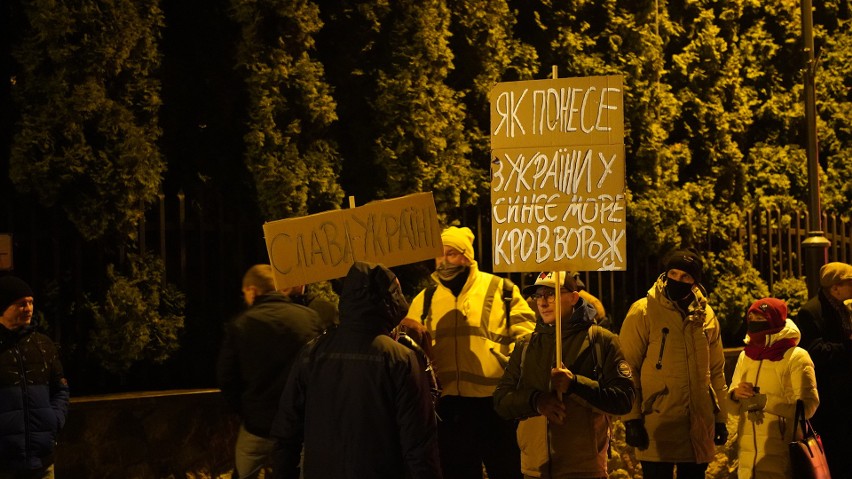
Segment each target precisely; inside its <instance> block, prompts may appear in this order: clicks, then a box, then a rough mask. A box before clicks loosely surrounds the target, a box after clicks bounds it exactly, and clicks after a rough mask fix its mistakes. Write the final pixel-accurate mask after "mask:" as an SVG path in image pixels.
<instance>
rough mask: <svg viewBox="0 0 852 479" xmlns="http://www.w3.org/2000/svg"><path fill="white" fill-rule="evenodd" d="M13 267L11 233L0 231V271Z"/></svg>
mask: <svg viewBox="0 0 852 479" xmlns="http://www.w3.org/2000/svg"><path fill="white" fill-rule="evenodd" d="M13 267H14V261H12V235H11V234H9V233H0V271H7V270H11V269H12V268H13Z"/></svg>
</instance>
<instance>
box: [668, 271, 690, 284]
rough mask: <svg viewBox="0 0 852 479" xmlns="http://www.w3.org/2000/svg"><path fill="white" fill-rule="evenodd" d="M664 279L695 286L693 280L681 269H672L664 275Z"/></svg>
mask: <svg viewBox="0 0 852 479" xmlns="http://www.w3.org/2000/svg"><path fill="white" fill-rule="evenodd" d="M666 277H667V278H669V279H673V280H675V281H680V282H681V283H688V284H695V278H693V277H692V275H691V274H689V273H687V272H686V271H684V270H682V269H677V268H672V269H670V270H669V271H668V272H667V273H666Z"/></svg>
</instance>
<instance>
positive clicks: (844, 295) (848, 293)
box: [830, 279, 852, 301]
mask: <svg viewBox="0 0 852 479" xmlns="http://www.w3.org/2000/svg"><path fill="white" fill-rule="evenodd" d="M830 291H831V295H832V296H834V298H835V299H837V300H838V301H846V300H847V299H852V279H844V280H843V281H841V282H839V283H837V284H835V285H834V286H832V287H831V289H830Z"/></svg>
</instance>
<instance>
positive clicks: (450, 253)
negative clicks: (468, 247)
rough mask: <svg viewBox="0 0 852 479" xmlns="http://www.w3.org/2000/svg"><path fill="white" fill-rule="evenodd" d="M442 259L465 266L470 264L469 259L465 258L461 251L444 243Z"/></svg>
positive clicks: (455, 264)
mask: <svg viewBox="0 0 852 479" xmlns="http://www.w3.org/2000/svg"><path fill="white" fill-rule="evenodd" d="M442 259H443V260H444V262H445V263H447V264H451V265H454V266H467V265H469V264H470V260H468V259H467V258H465V256H464V254H462V252H461V251H459V250H457V249H455V248H453V247H452V246H447V245H444V256H443V258H442Z"/></svg>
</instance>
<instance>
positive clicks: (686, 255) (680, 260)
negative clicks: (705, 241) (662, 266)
mask: <svg viewBox="0 0 852 479" xmlns="http://www.w3.org/2000/svg"><path fill="white" fill-rule="evenodd" d="M670 269H679V270H681V271H686V272H687V273H689V275H690V276H692V277H693V278H695V282H696V283H700V282H701V273H702V272H703V270H704V263H703V262H702V261H701V256H698V253H696V252H694V251H690V250H688V249H681V250H677V251H673V252H672V253H671V254H669V257H668V260H667V261H666V272H668V271H669V270H670Z"/></svg>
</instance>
